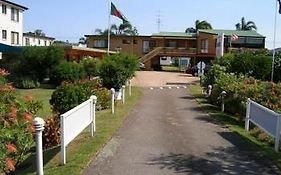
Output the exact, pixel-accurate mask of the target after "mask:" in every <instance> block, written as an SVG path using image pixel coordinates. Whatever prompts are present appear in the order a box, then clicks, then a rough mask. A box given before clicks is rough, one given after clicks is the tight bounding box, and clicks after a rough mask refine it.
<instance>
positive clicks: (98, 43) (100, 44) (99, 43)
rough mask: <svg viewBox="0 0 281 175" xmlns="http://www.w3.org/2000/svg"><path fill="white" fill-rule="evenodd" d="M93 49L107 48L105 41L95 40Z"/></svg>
mask: <svg viewBox="0 0 281 175" xmlns="http://www.w3.org/2000/svg"><path fill="white" fill-rule="evenodd" d="M94 47H95V48H106V47H107V40H95V41H94Z"/></svg>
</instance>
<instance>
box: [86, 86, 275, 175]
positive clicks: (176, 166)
mask: <svg viewBox="0 0 281 175" xmlns="http://www.w3.org/2000/svg"><path fill="white" fill-rule="evenodd" d="M269 164H270V163H269V162H266V161H265V160H259V157H258V155H257V154H256V153H255V152H254V151H253V150H251V149H249V145H247V143H245V142H244V141H243V140H242V139H241V138H240V137H239V136H237V135H236V134H233V133H231V132H229V131H228V129H226V128H223V127H221V126H219V125H217V124H216V123H215V122H214V121H212V120H210V117H209V116H208V115H207V114H205V113H204V112H203V111H202V110H201V108H200V107H199V106H198V104H197V103H196V102H195V101H194V99H193V98H192V97H191V96H190V95H188V94H187V92H186V89H183V88H180V89H177V88H173V89H168V88H166V89H162V90H161V89H154V90H150V89H148V88H145V90H144V95H143V97H142V99H141V101H140V102H139V103H138V105H137V106H136V107H135V108H134V110H133V111H131V113H130V114H129V116H128V118H127V120H126V121H125V123H124V125H123V127H122V128H121V129H120V130H119V132H118V133H117V135H116V136H115V137H114V138H113V139H112V140H111V141H110V142H109V144H107V146H106V147H105V148H104V149H103V150H102V152H101V153H100V154H99V155H98V157H97V158H96V159H95V160H94V161H93V162H92V163H91V164H90V166H89V167H88V168H87V169H85V171H84V172H83V174H84V175H92V174H93V175H172V174H177V175H179V174H206V175H212V174H234V175H235V174H237V175H241V174H242V175H243V174H246V175H251V174H265V175H266V174H279V173H280V172H278V171H277V170H276V168H275V167H274V166H269Z"/></svg>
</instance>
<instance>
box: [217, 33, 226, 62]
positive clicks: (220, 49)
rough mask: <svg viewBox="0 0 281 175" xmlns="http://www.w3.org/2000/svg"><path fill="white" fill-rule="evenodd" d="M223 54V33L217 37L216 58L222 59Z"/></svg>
mask: <svg viewBox="0 0 281 175" xmlns="http://www.w3.org/2000/svg"><path fill="white" fill-rule="evenodd" d="M223 53H224V33H221V34H219V35H218V37H217V43H216V57H222V56H223Z"/></svg>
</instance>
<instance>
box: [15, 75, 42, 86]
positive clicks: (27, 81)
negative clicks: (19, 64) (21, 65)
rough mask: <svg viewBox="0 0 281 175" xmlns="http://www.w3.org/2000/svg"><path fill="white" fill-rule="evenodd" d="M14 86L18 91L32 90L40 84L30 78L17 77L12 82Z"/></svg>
mask: <svg viewBox="0 0 281 175" xmlns="http://www.w3.org/2000/svg"><path fill="white" fill-rule="evenodd" d="M14 86H15V87H17V88H20V89H34V88H38V87H39V86H40V83H39V82H38V81H36V80H33V79H31V78H30V77H19V78H16V79H15V80H14Z"/></svg>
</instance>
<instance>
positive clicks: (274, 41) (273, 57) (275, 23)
mask: <svg viewBox="0 0 281 175" xmlns="http://www.w3.org/2000/svg"><path fill="white" fill-rule="evenodd" d="M277 8H278V1H277V0H276V7H275V20H274V39H273V54H272V68H271V82H273V80H274V62H275V52H276V51H275V49H276V46H275V44H276V27H277Z"/></svg>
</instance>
